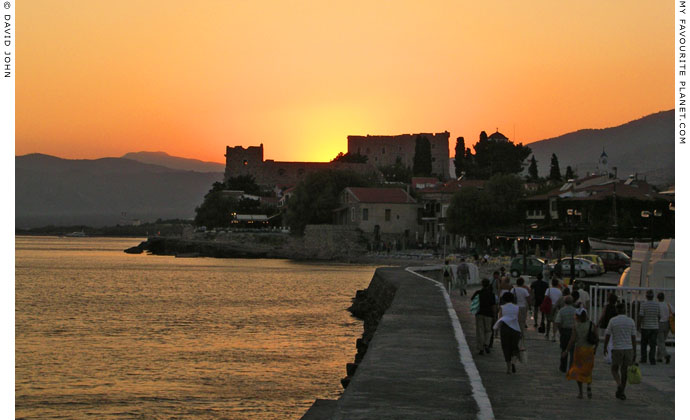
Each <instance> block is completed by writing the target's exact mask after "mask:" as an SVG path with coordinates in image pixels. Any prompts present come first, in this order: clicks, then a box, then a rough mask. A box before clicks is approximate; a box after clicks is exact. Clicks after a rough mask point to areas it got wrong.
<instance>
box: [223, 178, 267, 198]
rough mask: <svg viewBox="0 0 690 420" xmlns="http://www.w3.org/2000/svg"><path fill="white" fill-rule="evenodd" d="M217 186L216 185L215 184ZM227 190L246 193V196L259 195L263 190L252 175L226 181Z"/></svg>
mask: <svg viewBox="0 0 690 420" xmlns="http://www.w3.org/2000/svg"><path fill="white" fill-rule="evenodd" d="M214 185H215V184H214ZM225 189H228V190H234V191H244V192H245V194H252V195H259V193H260V192H261V188H259V186H258V185H257V184H256V181H255V179H254V177H253V176H252V175H238V176H234V177H230V178H228V179H227V180H225Z"/></svg>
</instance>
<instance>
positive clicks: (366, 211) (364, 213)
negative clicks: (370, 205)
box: [362, 209, 369, 220]
mask: <svg viewBox="0 0 690 420" xmlns="http://www.w3.org/2000/svg"><path fill="white" fill-rule="evenodd" d="M362 220H369V209H362Z"/></svg>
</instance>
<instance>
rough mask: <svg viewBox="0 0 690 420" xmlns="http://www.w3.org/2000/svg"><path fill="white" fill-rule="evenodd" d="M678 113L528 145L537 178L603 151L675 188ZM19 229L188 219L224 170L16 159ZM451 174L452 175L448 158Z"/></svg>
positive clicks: (622, 173) (583, 169)
mask: <svg viewBox="0 0 690 420" xmlns="http://www.w3.org/2000/svg"><path fill="white" fill-rule="evenodd" d="M673 120H674V112H673V111H664V112H659V113H656V114H653V115H649V116H647V117H644V118H640V119H639V120H635V121H632V122H629V123H627V124H623V125H621V126H618V127H613V128H606V129H602V130H591V129H589V130H580V131H576V132H574V133H569V134H565V135H563V136H560V137H555V138H552V139H548V140H542V141H538V142H534V143H530V144H529V147H530V148H531V149H532V151H533V153H534V156H535V157H536V159H537V162H538V167H539V175H540V176H546V175H548V173H549V166H550V163H551V154H552V153H555V154H556V156H557V157H558V161H559V165H560V169H561V172H562V173H565V168H566V166H568V165H571V166H572V167H573V168H574V169H575V171H576V172H577V174H578V175H580V176H584V175H586V174H587V172H589V171H593V170H595V169H596V167H597V163H598V161H599V156H600V155H601V153H602V150H604V149H605V150H606V154H607V155H608V157H609V168H613V167H614V166H615V167H617V168H618V177H619V178H625V177H627V176H628V175H629V174H632V173H637V174H638V176H642V177H646V178H647V180H648V181H649V182H651V183H653V184H657V185H669V184H673V183H674V171H675V159H674V156H675V155H674V121H673ZM15 165H16V172H15V175H16V184H15V211H16V213H15V223H16V226H17V227H18V228H31V227H39V226H46V225H57V226H66V225H77V224H83V225H89V226H94V227H98V226H106V225H115V224H127V223H131V222H132V221H133V220H137V219H138V220H141V221H144V222H148V221H155V220H156V219H158V218H162V219H174V218H184V219H191V218H193V217H194V209H195V207H196V206H198V205H199V204H201V202H202V200H203V197H204V195H205V194H206V193H207V192H208V190H209V189H210V188H211V185H212V184H213V183H214V182H216V181H222V179H223V171H224V170H225V165H223V164H220V163H214V162H202V161H200V160H196V159H185V158H181V157H175V156H170V155H168V154H167V153H164V152H137V153H127V154H126V155H124V156H123V157H121V158H103V159H95V160H70V159H61V158H58V157H54V156H48V155H43V154H30V155H25V156H17V157H16V158H15ZM451 173H454V168H453V167H452V159H451Z"/></svg>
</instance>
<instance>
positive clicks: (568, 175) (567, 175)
mask: <svg viewBox="0 0 690 420" xmlns="http://www.w3.org/2000/svg"><path fill="white" fill-rule="evenodd" d="M575 177H576V175H575V172H573V168H571V167H570V165H568V166H566V168H565V179H566V180H568V179H575Z"/></svg>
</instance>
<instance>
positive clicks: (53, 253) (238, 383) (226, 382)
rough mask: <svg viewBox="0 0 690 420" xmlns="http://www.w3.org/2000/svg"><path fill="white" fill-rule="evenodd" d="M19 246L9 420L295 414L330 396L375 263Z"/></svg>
mask: <svg viewBox="0 0 690 420" xmlns="http://www.w3.org/2000/svg"><path fill="white" fill-rule="evenodd" d="M139 241H140V239H121V238H118V239H113V238H57V237H17V238H16V240H15V244H16V271H15V272H16V275H15V299H16V306H15V316H16V320H15V335H16V338H15V340H16V341H15V363H16V370H15V398H16V402H15V409H16V418H27V419H29V418H32V419H34V418H35V419H48V418H65V419H81V418H93V419H172V418H179V419H220V418H226V419H299V418H300V417H301V416H302V415H303V414H304V412H306V410H307V409H308V408H309V406H310V405H311V404H312V402H313V401H314V400H315V399H316V398H327V399H336V398H338V396H339V395H340V394H341V393H342V387H341V385H340V378H342V377H343V376H345V364H346V363H347V362H350V361H352V359H353V357H354V354H355V352H356V350H355V340H356V339H357V338H358V337H359V336H360V335H361V332H362V326H361V322H360V321H358V320H356V319H354V318H353V317H352V316H351V315H350V314H349V312H347V311H346V308H347V307H348V306H349V305H350V299H351V297H352V296H353V295H354V293H355V291H356V290H357V289H362V288H365V287H366V286H367V285H368V283H369V281H370V280H371V277H372V275H373V272H374V267H370V266H353V265H340V264H328V263H318V264H317V263H312V264H310V263H296V262H291V261H287V260H268V259H212V258H175V257H170V256H152V255H128V254H125V253H124V252H123V249H125V248H128V247H130V246H133V245H137V244H138V243H139Z"/></svg>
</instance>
